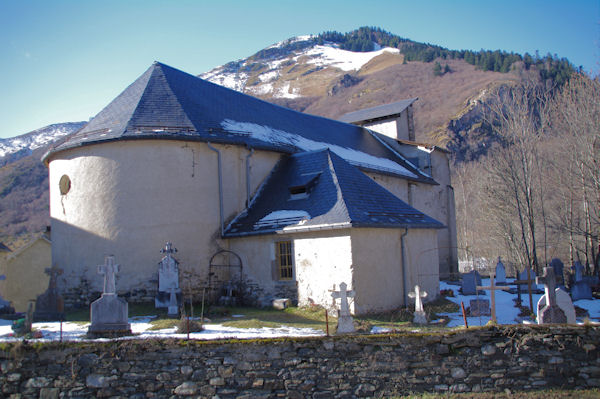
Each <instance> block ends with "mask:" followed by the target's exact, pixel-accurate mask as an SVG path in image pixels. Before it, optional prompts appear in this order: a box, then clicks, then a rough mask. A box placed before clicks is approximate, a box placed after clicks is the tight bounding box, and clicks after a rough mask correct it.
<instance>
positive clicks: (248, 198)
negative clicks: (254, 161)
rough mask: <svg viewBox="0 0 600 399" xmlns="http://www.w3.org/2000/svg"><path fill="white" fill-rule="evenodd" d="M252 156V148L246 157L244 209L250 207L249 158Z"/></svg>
mask: <svg viewBox="0 0 600 399" xmlns="http://www.w3.org/2000/svg"><path fill="white" fill-rule="evenodd" d="M252 154H254V148H250V152H249V153H248V155H246V208H248V206H249V205H250V157H251V156H252Z"/></svg>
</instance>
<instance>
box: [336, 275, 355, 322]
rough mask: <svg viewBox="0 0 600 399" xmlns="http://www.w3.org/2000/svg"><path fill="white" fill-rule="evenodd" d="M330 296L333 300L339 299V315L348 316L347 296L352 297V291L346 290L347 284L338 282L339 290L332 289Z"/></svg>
mask: <svg viewBox="0 0 600 399" xmlns="http://www.w3.org/2000/svg"><path fill="white" fill-rule="evenodd" d="M331 296H332V297H333V300H334V301H335V300H336V299H339V300H340V316H350V306H349V305H348V298H354V291H348V285H347V284H346V283H341V284H340V290H339V291H335V289H334V290H332V292H331Z"/></svg>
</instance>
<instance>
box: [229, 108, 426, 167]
mask: <svg viewBox="0 0 600 399" xmlns="http://www.w3.org/2000/svg"><path fill="white" fill-rule="evenodd" d="M221 126H222V127H223V129H225V130H227V131H230V132H234V133H240V132H243V133H247V134H248V135H250V136H251V137H252V138H255V139H257V140H261V141H264V142H267V143H273V144H284V145H291V146H294V147H296V148H299V149H301V150H304V151H318V150H324V149H326V148H329V150H331V151H332V152H334V153H336V154H337V155H338V156H340V157H342V158H343V159H345V160H346V161H348V162H349V163H351V164H353V165H355V166H359V167H361V166H362V167H366V168H369V169H375V170H379V171H382V172H391V173H395V174H400V175H403V176H407V177H412V178H417V175H415V174H414V173H412V172H411V171H409V170H408V169H406V168H405V167H403V166H401V165H399V164H398V163H396V162H394V161H392V160H391V159H387V158H379V157H376V156H373V155H370V154H367V153H364V152H362V151H358V150H354V149H351V148H346V147H342V146H339V145H335V144H331V143H324V142H320V141H314V140H310V139H307V138H305V137H302V136H300V135H297V134H292V133H288V132H285V131H282V130H277V129H273V128H272V127H269V126H263V125H258V124H255V123H249V122H238V121H233V120H230V119H225V120H224V121H223V122H221Z"/></svg>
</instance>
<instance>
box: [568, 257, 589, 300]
mask: <svg viewBox="0 0 600 399" xmlns="http://www.w3.org/2000/svg"><path fill="white" fill-rule="evenodd" d="M571 269H572V270H573V271H574V280H575V281H574V283H573V284H572V286H571V297H572V298H573V301H578V300H580V299H593V298H594V297H593V296H592V288H591V287H590V284H589V282H588V281H587V280H586V279H585V278H584V276H583V271H584V269H585V268H584V266H583V265H582V264H581V262H579V261H576V262H575V264H574V265H573V266H572V267H571Z"/></svg>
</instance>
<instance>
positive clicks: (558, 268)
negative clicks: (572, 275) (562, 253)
mask: <svg viewBox="0 0 600 399" xmlns="http://www.w3.org/2000/svg"><path fill="white" fill-rule="evenodd" d="M550 267H551V268H553V269H554V276H555V277H556V284H558V285H564V284H565V277H564V268H565V265H564V264H563V263H562V261H561V260H560V259H558V258H554V259H552V260H551V261H550Z"/></svg>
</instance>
